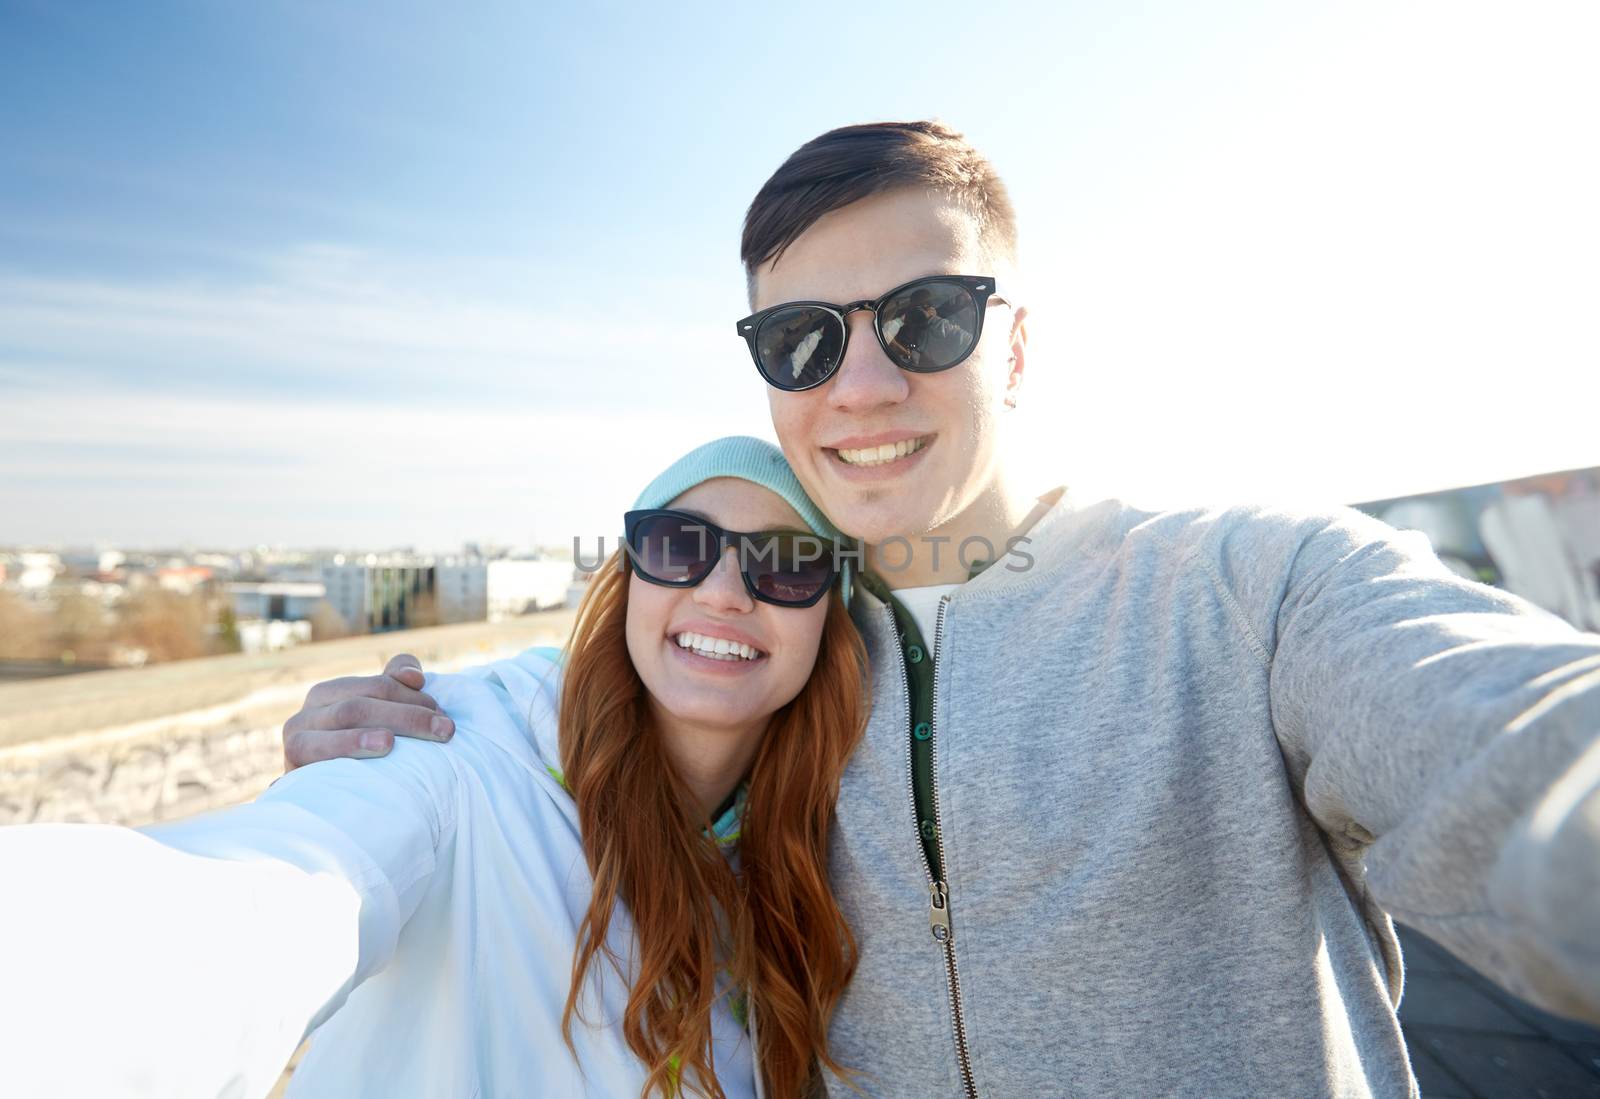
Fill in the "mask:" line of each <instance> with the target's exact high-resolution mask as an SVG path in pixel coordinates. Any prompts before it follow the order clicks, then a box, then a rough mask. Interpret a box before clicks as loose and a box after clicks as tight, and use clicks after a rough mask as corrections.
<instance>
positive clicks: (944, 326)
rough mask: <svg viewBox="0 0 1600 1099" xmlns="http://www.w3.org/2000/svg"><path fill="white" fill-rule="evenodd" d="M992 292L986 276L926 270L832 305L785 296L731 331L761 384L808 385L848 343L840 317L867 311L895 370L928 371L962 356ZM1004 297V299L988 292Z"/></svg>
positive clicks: (828, 373)
mask: <svg viewBox="0 0 1600 1099" xmlns="http://www.w3.org/2000/svg"><path fill="white" fill-rule="evenodd" d="M993 295H994V279H992V278H990V277H989V276H987V275H930V276H928V277H927V278H921V279H912V280H911V281H910V282H908V283H906V284H905V285H903V286H896V287H895V288H894V289H893V290H891V291H889V292H888V293H887V294H885V295H883V297H881V298H879V299H878V300H877V301H870V300H868V299H866V298H863V299H862V300H860V301H852V302H848V303H846V304H844V305H835V304H833V303H832V302H826V301H788V302H784V303H783V304H782V305H774V306H773V307H772V308H770V309H763V310H762V311H761V312H759V313H752V314H750V315H749V316H748V317H746V318H744V319H743V320H742V321H740V322H739V335H741V336H743V337H744V338H745V342H746V343H748V344H749V345H750V357H751V358H753V359H755V361H756V369H757V370H759V371H761V376H762V377H763V378H765V379H766V380H767V383H768V384H769V385H772V386H775V387H776V388H778V389H784V390H788V391H790V392H798V391H800V390H802V389H814V388H816V387H817V386H819V385H821V384H822V383H823V382H825V381H827V380H828V379H829V378H831V377H833V375H834V374H835V373H836V372H837V371H838V369H839V364H840V363H842V362H843V361H844V349H845V347H846V345H847V344H849V342H850V326H849V325H848V324H846V323H845V318H846V317H848V316H849V315H850V314H851V313H854V312H855V311H856V310H858V309H867V310H871V312H872V330H873V331H874V332H876V333H877V336H878V345H879V346H880V347H882V348H883V353H884V354H885V355H888V356H889V359H890V361H891V362H893V363H894V364H895V365H896V366H898V367H900V368H901V369H902V370H914V371H916V372H917V373H919V374H932V373H934V372H935V371H939V370H949V369H950V368H951V367H952V366H956V365H958V364H960V363H962V362H965V361H966V359H967V356H969V355H971V354H972V352H973V349H974V348H976V347H977V346H978V337H980V336H982V335H983V315H984V312H985V311H986V310H987V309H988V306H989V302H990V299H991V297H992V296H993ZM993 300H994V301H999V302H1004V301H1005V299H1004V298H1000V297H994V298H993Z"/></svg>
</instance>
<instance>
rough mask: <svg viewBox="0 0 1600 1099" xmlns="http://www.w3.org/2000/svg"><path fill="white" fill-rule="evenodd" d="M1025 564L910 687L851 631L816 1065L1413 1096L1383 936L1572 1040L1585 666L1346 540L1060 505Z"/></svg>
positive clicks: (889, 1081) (884, 624)
mask: <svg viewBox="0 0 1600 1099" xmlns="http://www.w3.org/2000/svg"><path fill="white" fill-rule="evenodd" d="M1029 538H1030V541H1029V542H1028V543H1027V544H1026V545H1024V546H1022V547H1020V548H1021V550H1022V552H1023V553H1026V554H1029V555H1031V557H1032V559H1033V561H1032V566H1031V567H1026V568H1024V565H1025V562H1024V561H1023V560H1022V559H1021V558H1020V557H1019V556H1015V555H1014V556H1012V557H1009V558H1003V559H1001V560H1000V561H997V562H996V563H994V564H993V565H991V566H990V567H989V568H987V569H986V570H985V571H983V572H981V573H980V574H979V575H978V576H976V577H975V578H974V579H972V580H970V581H969V582H967V583H966V584H963V585H962V586H961V587H960V588H958V589H957V590H956V591H955V592H954V593H953V594H952V595H950V596H947V597H946V598H945V600H944V603H943V606H942V608H941V610H940V618H939V625H938V633H939V636H938V656H937V660H936V661H934V660H932V659H931V658H925V657H924V656H923V653H924V652H925V651H926V650H925V647H924V646H921V645H920V644H917V643H918V642H919V641H920V639H919V638H918V637H917V635H916V630H915V626H914V624H912V625H910V627H909V629H908V626H907V623H906V622H905V621H901V622H899V623H898V624H897V622H896V618H895V614H894V611H893V610H892V608H891V606H890V605H887V604H886V603H885V602H884V601H883V600H882V599H881V598H880V597H879V596H878V595H874V593H873V591H872V590H870V589H871V588H872V587H874V586H876V588H877V591H878V592H879V593H880V594H886V592H885V589H883V588H882V586H881V585H872V584H870V583H867V584H864V585H858V587H857V591H856V594H855V597H854V601H853V604H852V612H853V614H854V616H855V619H856V622H857V623H858V625H859V626H860V628H861V630H862V633H863V635H864V637H865V638H866V641H867V646H868V650H869V652H870V654H871V657H872V662H873V681H872V692H873V712H872V719H871V723H870V726H869V728H868V731H867V735H866V738H865V740H864V742H863V744H862V746H861V748H860V749H859V750H858V752H857V753H856V755H855V757H854V759H853V760H852V762H851V765H850V767H849V769H848V771H847V773H846V776H845V779H844V785H843V789H842V791H841V794H840V799H839V807H838V827H837V832H836V837H835V842H834V846H833V850H832V871H833V878H834V883H835V886H836V888H837V889H838V890H839V893H840V896H841V899H842V902H843V904H844V908H845V913H846V915H847V916H848V917H849V919H850V921H851V924H852V926H853V927H854V929H855V931H856V934H857V936H858V939H859V942H860V947H861V964H860V969H859V971H858V973H857V975H856V978H855V980H854V981H853V983H852V984H851V986H850V989H849V991H848V993H847V994H846V996H845V998H844V1001H843V1003H842V1004H841V1006H840V1009H839V1011H838V1014H837V1015H836V1017H835V1019H834V1023H833V1027H832V1031H831V1043H832V1051H833V1053H834V1055H835V1056H836V1057H837V1058H838V1059H839V1060H840V1061H842V1062H843V1063H844V1064H846V1065H850V1066H852V1067H856V1068H858V1069H860V1070H862V1071H863V1073H864V1074H865V1075H863V1076H861V1077H858V1078H857V1079H856V1081H855V1082H856V1084H857V1085H858V1086H859V1087H860V1088H861V1089H862V1090H863V1091H864V1092H865V1093H866V1094H868V1095H874V1096H915V1097H931V1096H959V1095H963V1094H974V1093H975V1094H980V1095H983V1096H988V1097H1009V1096H1027V1097H1035V1096H1068V1095H1070V1096H1098V1095H1119V1096H1159V1095H1200V1096H1207V1097H1221V1096H1291V1095H1293V1096H1322V1095H1337V1096H1367V1095H1372V1096H1380V1097H1388V1096H1413V1095H1415V1094H1416V1091H1417V1089H1416V1084H1415V1081H1414V1079H1413V1077H1412V1074H1411V1071H1410V1067H1409V1064H1408V1061H1407V1056H1406V1049H1405V1043H1404V1039H1403V1038H1402V1035H1401V1031H1400V1027H1399V1024H1398V1023H1397V1021H1396V1017H1395V1006H1396V1005H1397V1004H1398V1002H1399V999H1400V991H1401V960H1400V954H1399V949H1398V946H1397V944H1396V941H1395V937H1394V931H1393V926H1392V924H1391V922H1390V915H1393V916H1394V917H1395V918H1398V919H1400V920H1402V921H1403V922H1405V923H1408V924H1411V925H1412V926H1414V927H1417V928H1418V929H1420V930H1422V931H1424V932H1425V933H1427V934H1428V935H1430V936H1432V937H1433V938H1435V939H1437V940H1438V941H1440V942H1441V943H1443V944H1445V945H1446V946H1448V947H1449V948H1450V949H1452V950H1454V951H1455V952H1456V953H1458V954H1459V955H1460V956H1461V957H1463V958H1465V959H1466V960H1468V961H1469V962H1471V963H1472V964H1474V965H1475V966H1477V967H1478V968H1479V969H1481V970H1482V971H1484V972H1485V973H1487V974H1488V975H1489V976H1491V977H1493V978H1494V979H1495V980H1496V981H1498V982H1500V983H1501V984H1502V985H1504V986H1505V987H1507V988H1508V989H1510V990H1511V991H1513V992H1515V993H1518V994H1520V995H1523V996H1526V997H1529V998H1530V999H1533V1000H1535V1001H1536V1002H1539V1003H1542V1004H1543V1005H1544V1006H1546V1007H1549V1008H1552V1009H1554V1010H1557V1011H1562V1012H1567V1013H1570V1014H1576V1015H1581V1016H1586V1017H1587V1018H1589V1019H1600V934H1597V932H1600V636H1596V635H1593V634H1583V633H1579V632H1577V631H1576V630H1574V629H1572V628H1571V627H1569V626H1567V625H1566V624H1564V623H1563V622H1561V621H1560V620H1558V619H1556V618H1554V617H1553V616H1551V615H1548V614H1546V613H1544V612H1542V611H1540V610H1538V609H1536V608H1534V607H1533V606H1532V605H1530V604H1528V603H1526V602H1523V601H1521V600H1519V599H1516V598H1514V597H1512V596H1509V595H1506V594H1505V593H1503V592H1499V591H1496V590H1494V589H1491V588H1488V587H1484V586H1482V585H1479V584H1475V583H1472V582H1469V581H1465V580H1462V579H1461V578H1460V577H1458V576H1456V575H1455V574H1454V573H1452V572H1451V571H1450V570H1448V569H1447V568H1445V567H1444V566H1442V565H1441V564H1440V563H1439V562H1438V560H1437V558H1436V557H1435V556H1434V554H1433V553H1432V551H1431V550H1430V548H1429V546H1428V544H1427V542H1426V540H1425V539H1423V538H1422V537H1421V536H1420V535H1416V534H1402V533H1398V532H1396V531H1395V530H1393V529H1392V528H1390V527H1388V526H1385V525H1384V524H1382V523H1379V522H1377V521H1376V520H1372V519H1369V518H1367V517H1366V516H1363V515H1361V514H1359V513H1357V512H1354V511H1349V510H1345V509H1340V510H1335V511H1329V512H1325V513H1315V514H1311V513H1308V514H1299V513H1290V512H1285V511H1277V510H1269V509H1262V508H1235V509H1226V510H1200V511H1190V512H1181V513H1166V514H1153V513H1149V512H1141V511H1137V510H1134V509H1132V508H1130V507H1128V506H1126V505H1124V504H1122V503H1119V502H1116V501H1107V502H1104V503H1101V504H1097V505H1094V506H1092V507H1088V508H1077V507H1075V506H1074V505H1073V504H1072V503H1071V501H1070V499H1069V498H1064V499H1063V500H1062V501H1061V502H1059V503H1058V504H1056V505H1055V506H1054V507H1053V508H1052V509H1051V510H1050V511H1049V512H1047V513H1046V515H1045V516H1044V517H1043V518H1042V519H1041V520H1040V521H1039V522H1038V524H1036V526H1035V527H1034V528H1033V530H1032V531H1030V532H1029ZM897 633H898V635H899V636H897ZM913 645H916V649H917V651H916V652H915V654H914V655H915V656H916V657H917V658H918V661H917V662H918V664H921V663H922V660H923V659H928V661H929V664H928V666H927V667H924V668H923V669H922V670H923V671H926V670H928V667H931V671H932V675H931V677H929V680H928V681H929V682H930V683H931V685H932V719H931V730H929V729H927V728H924V729H923V730H922V731H923V734H924V735H923V736H922V738H921V739H922V740H923V741H925V742H926V746H927V748H929V749H931V757H932V760H931V772H932V780H933V788H934V789H933V802H932V806H931V811H932V816H933V818H934V821H933V823H932V824H931V825H924V826H923V829H924V831H925V832H927V833H929V835H928V836H927V837H926V838H927V839H928V840H929V841H930V842H933V843H936V851H937V860H938V862H939V863H942V866H941V867H940V874H941V875H942V887H943V893H942V897H941V894H940V889H939V887H938V885H936V881H937V880H938V879H936V878H935V877H934V874H933V873H932V872H930V869H929V867H930V862H931V861H932V860H930V858H929V857H928V856H927V855H926V854H925V847H924V843H923V839H924V837H923V836H919V829H918V816H919V815H921V816H923V817H924V819H926V815H927V814H926V812H925V811H924V812H921V813H919V811H918V810H916V809H914V804H915V799H914V796H913V793H912V776H911V761H912V759H913V758H914V752H913V751H912V749H913V746H915V745H916V744H917V743H918V738H916V737H914V736H912V734H911V729H912V727H913V725H914V724H916V723H914V722H913V721H912V720H911V717H912V709H913V706H914V702H915V700H914V699H913V698H912V695H911V691H910V689H909V688H908V684H909V683H910V682H912V677H911V676H909V675H908V671H909V670H910V668H909V666H908V664H907V663H906V656H907V654H908V653H911V652H912V647H913ZM925 797H926V796H925V795H924V798H925ZM941 923H942V924H944V927H945V931H943V932H941V930H940V925H941ZM941 934H942V935H943V936H944V938H943V941H941V940H940V938H939V936H940V935H941ZM963 1062H965V1067H964V1065H963ZM829 1094H830V1095H833V1096H840V1097H842V1096H848V1095H851V1094H853V1093H852V1092H851V1090H850V1089H849V1088H848V1087H847V1086H846V1085H845V1084H843V1083H842V1082H841V1081H839V1080H838V1079H830V1080H829Z"/></svg>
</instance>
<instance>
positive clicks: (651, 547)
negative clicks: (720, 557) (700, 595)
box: [628, 515, 717, 584]
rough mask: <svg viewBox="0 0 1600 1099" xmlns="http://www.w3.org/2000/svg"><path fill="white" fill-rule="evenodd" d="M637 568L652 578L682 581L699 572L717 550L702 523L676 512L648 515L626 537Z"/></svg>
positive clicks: (715, 544)
mask: <svg viewBox="0 0 1600 1099" xmlns="http://www.w3.org/2000/svg"><path fill="white" fill-rule="evenodd" d="M628 545H629V547H630V548H631V550H632V556H633V563H634V566H635V567H636V568H638V569H639V570H640V571H641V572H643V573H644V574H645V575H646V576H648V577H650V578H651V579H652V580H665V581H666V582H667V583H669V584H675V583H682V582H683V581H685V580H689V579H692V578H693V577H696V576H699V575H700V574H701V573H702V572H704V571H705V567H706V564H707V562H708V561H710V560H711V558H712V556H713V555H714V554H715V553H716V552H717V539H716V538H715V536H713V535H712V533H711V532H710V531H708V530H707V529H706V528H705V527H704V526H702V525H700V524H699V523H696V522H695V521H694V520H692V519H686V518H683V517H681V516H677V515H648V516H646V517H645V518H643V519H641V520H640V521H639V523H638V525H637V526H635V527H634V528H633V533H632V535H631V536H630V537H629V539H628Z"/></svg>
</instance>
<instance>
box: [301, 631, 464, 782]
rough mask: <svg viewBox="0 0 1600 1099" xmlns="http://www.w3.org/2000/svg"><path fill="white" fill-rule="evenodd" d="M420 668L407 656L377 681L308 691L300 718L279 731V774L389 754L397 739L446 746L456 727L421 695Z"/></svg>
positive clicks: (368, 678)
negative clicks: (331, 761)
mask: <svg viewBox="0 0 1600 1099" xmlns="http://www.w3.org/2000/svg"><path fill="white" fill-rule="evenodd" d="M422 684H423V679H422V665H421V663H420V662H419V661H418V660H417V658H416V657H414V656H412V655H411V654H410V653H401V654H399V655H398V656H396V657H394V658H393V659H391V660H390V661H389V663H388V664H387V665H386V666H385V667H384V669H383V674H381V675H351V676H345V677H343V678H341V679H329V680H325V681H323V682H321V683H318V684H317V685H316V686H315V687H312V688H311V690H310V692H309V693H307V695H306V701H305V705H304V706H302V707H301V708H300V712H299V713H297V714H295V715H294V716H293V717H291V718H290V719H289V720H288V721H286V722H284V725H283V769H284V770H285V771H292V770H294V769H295V768H296V767H303V766H305V765H306V764H308V763H316V762H318V761H320V760H324V759H372V758H374V757H377V756H384V755H388V754H389V750H390V749H391V748H393V747H394V738H395V737H397V736H409V737H416V738H417V739H419V740H435V741H446V740H449V739H450V737H451V736H452V735H454V733H455V722H453V721H451V720H450V718H448V717H446V716H445V715H444V714H443V713H441V712H440V711H439V704H438V703H437V702H435V701H434V700H433V698H432V697H430V696H429V695H427V694H425V693H424V692H423V690H422Z"/></svg>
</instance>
